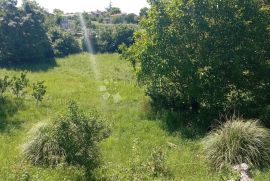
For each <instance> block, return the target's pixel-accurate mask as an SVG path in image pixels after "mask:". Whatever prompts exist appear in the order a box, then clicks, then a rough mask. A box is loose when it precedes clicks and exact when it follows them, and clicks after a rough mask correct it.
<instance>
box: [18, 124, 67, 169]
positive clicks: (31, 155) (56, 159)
mask: <svg viewBox="0 0 270 181" xmlns="http://www.w3.org/2000/svg"><path fill="white" fill-rule="evenodd" d="M54 131H55V130H53V129H52V125H51V124H38V125H37V126H35V127H34V128H33V129H32V130H31V132H30V137H29V140H30V141H29V142H28V143H26V144H24V146H23V153H24V155H25V157H26V159H27V160H29V161H31V163H33V164H34V165H46V166H55V165H58V164H60V163H61V162H62V160H63V159H64V157H65V155H66V154H65V150H64V149H62V148H61V147H60V146H59V144H58V142H57V140H56V139H55V136H54V134H55V132H54Z"/></svg>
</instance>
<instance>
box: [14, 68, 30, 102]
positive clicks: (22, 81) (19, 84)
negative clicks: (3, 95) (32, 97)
mask: <svg viewBox="0 0 270 181" xmlns="http://www.w3.org/2000/svg"><path fill="white" fill-rule="evenodd" d="M28 83H29V79H28V78H27V74H26V72H22V73H21V75H20V77H15V76H14V77H13V78H12V81H11V85H12V86H11V90H12V93H13V94H14V95H15V96H16V97H17V98H19V97H20V96H23V95H24V93H25V91H24V90H25V88H26V87H27V86H28Z"/></svg>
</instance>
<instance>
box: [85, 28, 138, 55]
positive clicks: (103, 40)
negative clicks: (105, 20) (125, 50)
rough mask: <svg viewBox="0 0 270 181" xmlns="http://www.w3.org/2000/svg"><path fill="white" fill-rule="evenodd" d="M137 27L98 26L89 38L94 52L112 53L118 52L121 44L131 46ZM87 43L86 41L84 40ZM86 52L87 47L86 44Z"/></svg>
mask: <svg viewBox="0 0 270 181" xmlns="http://www.w3.org/2000/svg"><path fill="white" fill-rule="evenodd" d="M136 28H137V26H136V25H98V26H96V27H95V29H94V30H93V31H92V32H90V35H89V38H90V40H91V41H90V42H91V44H92V48H93V51H94V52H100V53H104V52H110V53H114V52H117V51H118V48H119V46H120V45H121V44H125V45H126V46H128V47H129V46H130V45H132V44H133V42H134V41H133V34H134V32H135V30H136ZM84 42H85V40H84ZM84 50H87V47H86V46H85V44H84Z"/></svg>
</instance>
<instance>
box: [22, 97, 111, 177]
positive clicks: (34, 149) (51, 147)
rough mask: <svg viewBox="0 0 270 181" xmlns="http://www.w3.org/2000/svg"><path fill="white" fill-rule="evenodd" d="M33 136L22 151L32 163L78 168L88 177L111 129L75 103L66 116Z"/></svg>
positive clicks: (96, 116)
mask: <svg viewBox="0 0 270 181" xmlns="http://www.w3.org/2000/svg"><path fill="white" fill-rule="evenodd" d="M32 134H33V136H32V137H31V138H30V141H29V142H28V143H27V144H26V145H25V146H24V149H23V152H24V155H25V157H26V158H27V159H28V160H29V161H31V162H32V163H33V164H38V165H45V166H56V165H59V164H60V163H66V164H68V165H79V166H82V167H83V168H84V169H85V171H86V176H91V173H92V171H93V169H95V168H96V167H97V166H98V165H99V161H100V154H99V148H98V143H99V142H101V141H102V140H103V139H105V138H107V137H108V136H109V135H110V130H109V129H108V127H107V126H106V125H105V120H104V119H102V118H101V117H100V116H99V115H98V114H97V113H91V114H90V115H87V114H85V113H83V112H82V111H80V110H79V108H78V106H77V104H76V103H74V102H72V103H70V104H69V107H68V112H67V113H66V114H64V115H62V116H59V117H58V118H57V119H56V120H55V121H54V122H53V123H51V124H48V125H45V126H42V127H40V128H38V129H36V131H35V132H33V133H32ZM88 178H89V177H88Z"/></svg>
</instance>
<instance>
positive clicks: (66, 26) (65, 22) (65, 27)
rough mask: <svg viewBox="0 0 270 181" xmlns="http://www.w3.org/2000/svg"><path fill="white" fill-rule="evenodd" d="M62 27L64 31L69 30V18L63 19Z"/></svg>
mask: <svg viewBox="0 0 270 181" xmlns="http://www.w3.org/2000/svg"><path fill="white" fill-rule="evenodd" d="M60 25H61V27H62V28H64V29H69V21H68V18H67V17H63V18H62V20H61V22H60Z"/></svg>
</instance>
